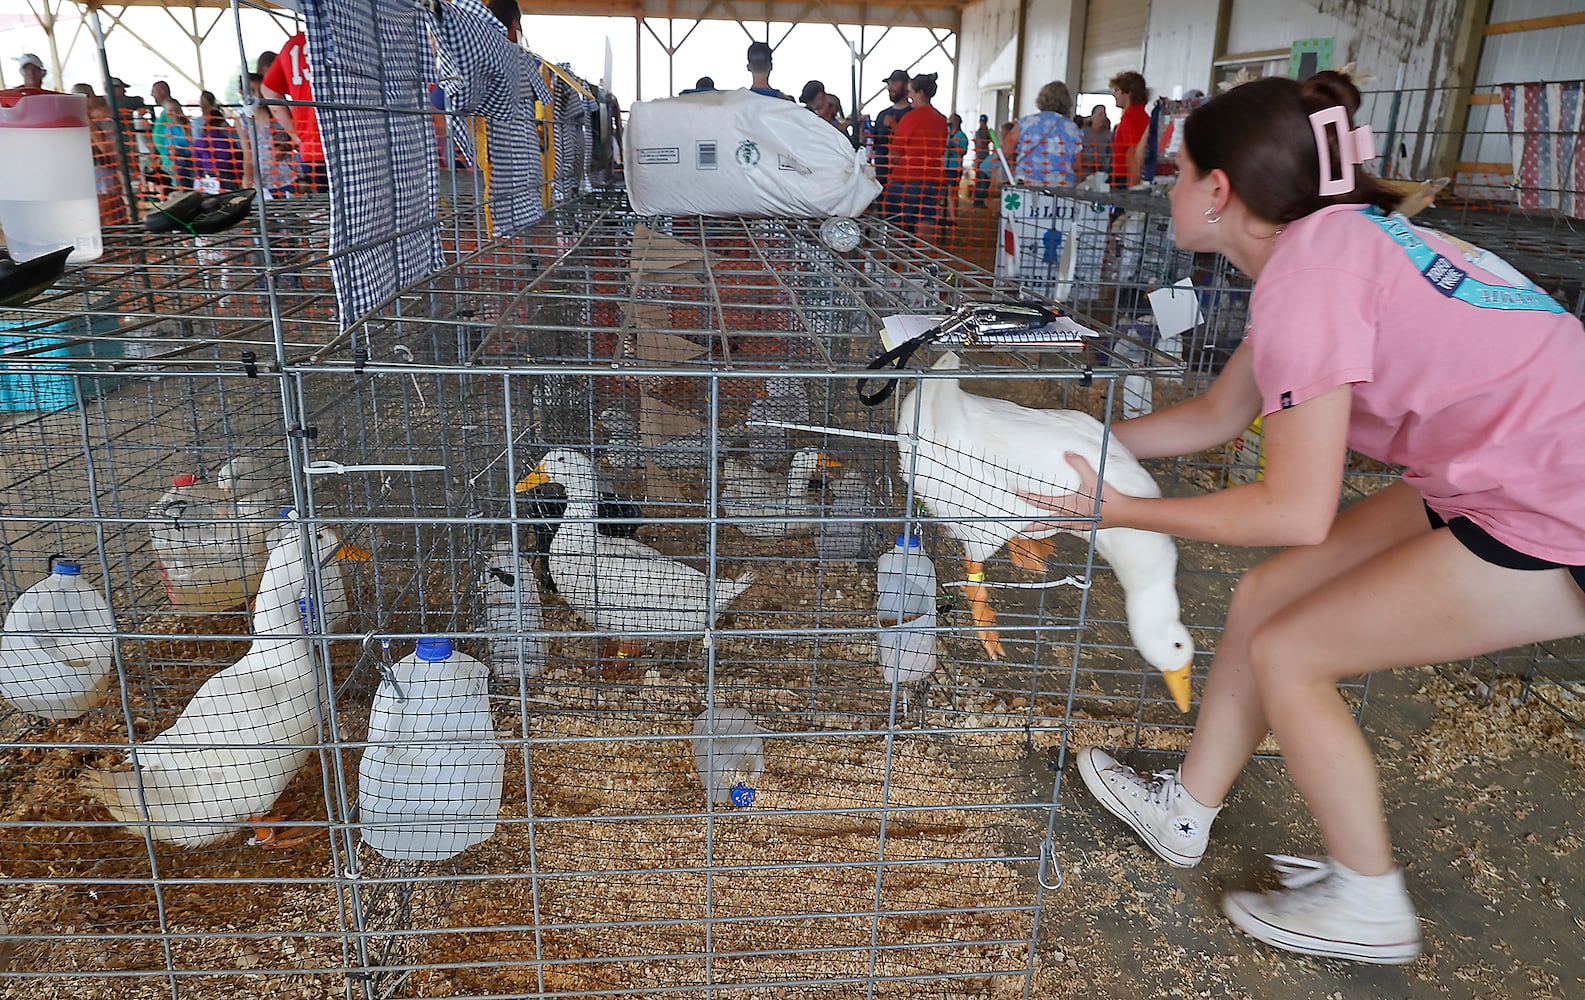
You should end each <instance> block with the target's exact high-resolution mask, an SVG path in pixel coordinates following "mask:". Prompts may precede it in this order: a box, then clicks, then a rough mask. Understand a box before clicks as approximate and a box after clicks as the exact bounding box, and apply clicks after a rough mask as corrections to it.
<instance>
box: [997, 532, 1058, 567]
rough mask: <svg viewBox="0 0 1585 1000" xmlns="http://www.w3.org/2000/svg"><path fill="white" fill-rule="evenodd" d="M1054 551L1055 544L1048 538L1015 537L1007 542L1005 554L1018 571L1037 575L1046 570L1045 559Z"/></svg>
mask: <svg viewBox="0 0 1585 1000" xmlns="http://www.w3.org/2000/svg"><path fill="white" fill-rule="evenodd" d="M1055 549H1056V543H1055V542H1053V541H1052V540H1051V539H1049V538H1025V537H1024V536H1022V535H1017V536H1015V537H1013V538H1011V539H1009V540H1008V542H1007V554H1008V555H1009V556H1011V557H1012V560H1013V565H1014V566H1017V567H1018V568H1019V569H1025V570H1029V571H1030V572H1031V573H1039V572H1041V571H1042V570H1044V569H1045V568H1046V559H1047V558H1049V557H1050V555H1051V553H1052V552H1053V551H1054V550H1055Z"/></svg>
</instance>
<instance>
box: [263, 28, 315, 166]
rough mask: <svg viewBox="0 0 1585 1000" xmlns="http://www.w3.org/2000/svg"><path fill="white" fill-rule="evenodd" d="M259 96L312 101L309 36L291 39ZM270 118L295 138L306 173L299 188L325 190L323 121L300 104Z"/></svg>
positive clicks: (274, 111) (272, 110) (274, 112)
mask: <svg viewBox="0 0 1585 1000" xmlns="http://www.w3.org/2000/svg"><path fill="white" fill-rule="evenodd" d="M259 92H260V93H262V94H263V95H264V99H265V100H268V101H284V100H292V101H312V100H313V99H314V84H313V74H312V73H311V72H310V71H309V67H308V36H307V35H305V34H303V33H302V32H301V31H299V32H298V33H297V34H295V35H293V36H292V37H291V38H289V39H287V42H286V44H285V45H284V46H282V47H281V51H280V52H279V53H277V54H276V56H275V59H274V60H273V61H272V62H271V63H270V68H269V71H268V72H267V73H265V74H264V82H263V83H261V84H260V85H259ZM270 114H272V115H274V116H275V120H276V121H277V122H279V123H280V126H281V127H282V128H284V129H286V131H287V132H288V133H289V134H290V135H291V136H292V141H293V144H294V145H296V147H297V156H298V159H300V160H301V161H302V164H303V169H302V174H301V177H300V183H299V185H298V186H299V187H300V188H304V189H306V190H308V191H314V192H322V191H324V190H325V149H324V146H323V145H322V144H321V142H320V139H319V118H318V116H317V115H316V114H315V112H314V109H313V108H312V107H311V106H309V105H307V104H300V105H298V106H296V107H293V108H291V109H290V112H289V113H288V109H286V108H284V107H282V106H280V105H276V106H274V107H272V108H270Z"/></svg>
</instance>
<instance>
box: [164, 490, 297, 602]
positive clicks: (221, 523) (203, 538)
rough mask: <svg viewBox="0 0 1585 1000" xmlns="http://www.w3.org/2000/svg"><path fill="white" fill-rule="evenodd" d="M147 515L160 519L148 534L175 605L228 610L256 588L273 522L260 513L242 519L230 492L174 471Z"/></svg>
mask: <svg viewBox="0 0 1585 1000" xmlns="http://www.w3.org/2000/svg"><path fill="white" fill-rule="evenodd" d="M149 516H150V517H151V518H155V519H156V523H155V524H153V525H151V526H150V528H149V534H150V536H151V538H152V539H153V542H154V551H155V552H156V553H158V555H159V567H160V577H161V579H163V580H164V582H165V594H166V596H167V597H169V598H170V599H171V603H172V604H174V605H176V606H177V607H179V608H184V609H187V610H192V611H228V610H230V609H232V608H236V607H238V606H239V605H241V604H242V603H243V602H244V601H246V600H247V598H248V596H249V595H250V594H251V593H252V592H253V590H254V589H255V588H256V587H257V585H258V581H259V577H261V576H262V575H263V574H264V566H265V564H266V563H267V562H269V558H270V551H269V541H270V534H271V529H272V527H273V526H272V525H271V523H270V522H269V521H268V520H265V519H264V518H262V517H251V518H239V517H238V505H237V501H236V500H235V498H233V497H231V496H230V495H229V494H228V493H227V492H226V491H224V490H221V489H219V488H218V487H213V486H203V485H201V484H199V482H198V477H197V476H193V475H181V476H175V477H173V478H172V479H171V488H170V490H169V491H168V492H166V493H165V495H164V496H162V497H160V501H159V503H157V504H155V505H154V506H153V507H152V508H151V509H150V510H149Z"/></svg>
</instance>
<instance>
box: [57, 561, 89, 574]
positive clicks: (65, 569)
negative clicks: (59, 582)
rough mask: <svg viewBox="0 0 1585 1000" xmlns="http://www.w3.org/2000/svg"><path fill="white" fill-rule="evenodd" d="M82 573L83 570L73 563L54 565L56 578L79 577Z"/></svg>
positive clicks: (62, 562)
mask: <svg viewBox="0 0 1585 1000" xmlns="http://www.w3.org/2000/svg"><path fill="white" fill-rule="evenodd" d="M82 572H83V568H82V567H81V566H79V565H77V564H76V563H74V562H64V561H60V562H56V563H55V575H56V576H81V575H82Z"/></svg>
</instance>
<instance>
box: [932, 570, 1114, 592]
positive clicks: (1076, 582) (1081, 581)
mask: <svg viewBox="0 0 1585 1000" xmlns="http://www.w3.org/2000/svg"><path fill="white" fill-rule="evenodd" d="M973 576H978V577H980V579H978V580H975V579H973V578H972V577H970V578H968V579H964V580H952V581H950V582H948V583H943V584H942V586H943V587H991V588H994V589H997V590H1050V589H1052V588H1053V587H1077V588H1078V589H1080V590H1089V589H1090V581H1088V580H1086V579H1085V578H1084V577H1082V576H1065V577H1063V578H1062V579H1060V580H1042V581H1040V582H1039V583H1012V582H1005V583H1004V582H1001V581H996V582H991V581H987V580H986V579H985V578H984V577H983V576H982V575H981V574H979V573H975V574H973Z"/></svg>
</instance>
